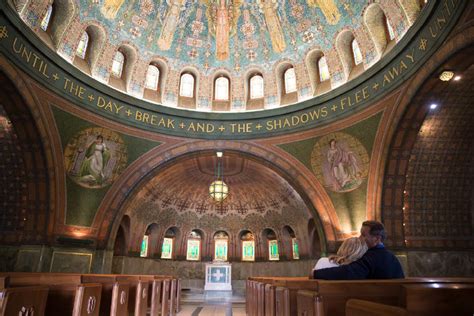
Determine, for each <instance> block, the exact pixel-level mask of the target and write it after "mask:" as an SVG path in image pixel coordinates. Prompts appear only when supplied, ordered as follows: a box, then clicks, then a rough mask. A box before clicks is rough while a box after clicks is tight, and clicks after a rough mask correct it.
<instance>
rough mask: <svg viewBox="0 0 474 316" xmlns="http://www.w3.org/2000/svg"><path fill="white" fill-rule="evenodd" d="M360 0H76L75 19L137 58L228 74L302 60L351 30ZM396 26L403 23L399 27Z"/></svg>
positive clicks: (326, 48)
mask: <svg viewBox="0 0 474 316" xmlns="http://www.w3.org/2000/svg"><path fill="white" fill-rule="evenodd" d="M367 3H368V1H334V0H306V1H302V0H270V1H267V0H265V1H263V0H255V1H243V0H199V1H189V0H166V1H163V0H162V1H154V0H129V1H126V0H104V1H97V0H95V1H90V0H80V19H81V22H83V23H87V22H88V21H97V22H98V23H99V24H101V25H103V26H105V27H106V28H107V29H108V30H107V31H108V32H107V33H108V37H109V41H110V42H111V43H112V44H113V45H120V44H122V43H127V42H129V43H133V44H134V45H135V46H136V47H137V48H138V50H139V53H140V56H141V58H144V59H149V58H152V57H154V56H162V57H165V58H166V59H167V60H168V63H169V65H170V66H171V68H175V69H181V68H182V67H184V66H194V67H196V68H197V69H198V70H199V71H201V72H202V73H204V74H209V73H212V72H213V71H215V70H216V69H221V68H225V69H227V70H229V71H231V72H232V73H233V74H239V73H243V72H245V70H246V69H248V68H249V67H251V66H252V65H258V66H259V67H263V68H264V69H270V68H272V67H273V66H274V65H275V64H276V63H277V62H279V61H281V60H285V59H289V60H303V59H304V56H305V54H306V53H307V50H308V49H310V48H312V47H317V48H318V49H320V50H322V51H329V50H331V49H332V46H333V42H334V38H335V36H336V35H337V33H338V32H339V31H341V30H343V29H352V30H354V29H357V28H359V27H360V26H361V24H362V23H363V19H362V18H361V17H362V13H363V10H364V8H365V7H366V6H367ZM402 27H403V26H402Z"/></svg>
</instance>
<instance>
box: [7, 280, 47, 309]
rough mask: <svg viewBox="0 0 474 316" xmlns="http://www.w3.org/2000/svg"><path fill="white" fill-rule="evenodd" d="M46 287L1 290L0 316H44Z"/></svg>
mask: <svg viewBox="0 0 474 316" xmlns="http://www.w3.org/2000/svg"><path fill="white" fill-rule="evenodd" d="M48 290H49V289H48V287H46V286H35V287H21V288H3V289H1V290H0V316H11V315H15V316H16V315H35V316H42V315H44V312H45V308H46V301H47V299H48Z"/></svg>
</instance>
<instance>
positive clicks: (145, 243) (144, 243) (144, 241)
mask: <svg viewBox="0 0 474 316" xmlns="http://www.w3.org/2000/svg"><path fill="white" fill-rule="evenodd" d="M148 237H149V236H148V235H143V239H142V245H141V247H140V257H147V256H148V241H149V240H148V239H149V238H148Z"/></svg>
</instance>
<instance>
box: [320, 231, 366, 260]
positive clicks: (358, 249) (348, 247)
mask: <svg viewBox="0 0 474 316" xmlns="http://www.w3.org/2000/svg"><path fill="white" fill-rule="evenodd" d="M367 249H368V248H367V244H366V243H365V241H364V240H362V239H360V238H359V237H350V238H347V239H346V240H344V242H343V243H342V245H341V247H339V250H338V251H337V254H336V255H332V256H329V261H332V262H334V263H337V264H340V265H344V264H349V263H351V262H353V261H356V260H358V259H360V258H361V257H362V256H363V255H364V253H365V252H366V251H367Z"/></svg>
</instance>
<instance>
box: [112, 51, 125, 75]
mask: <svg viewBox="0 0 474 316" xmlns="http://www.w3.org/2000/svg"><path fill="white" fill-rule="evenodd" d="M124 64H125V56H124V55H123V53H122V52H120V51H117V52H116V53H115V56H114V58H113V60H112V75H113V76H114V77H117V78H121V77H122V73H123V66H124Z"/></svg>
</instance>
